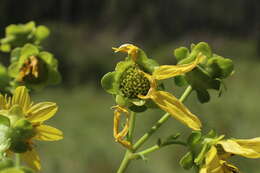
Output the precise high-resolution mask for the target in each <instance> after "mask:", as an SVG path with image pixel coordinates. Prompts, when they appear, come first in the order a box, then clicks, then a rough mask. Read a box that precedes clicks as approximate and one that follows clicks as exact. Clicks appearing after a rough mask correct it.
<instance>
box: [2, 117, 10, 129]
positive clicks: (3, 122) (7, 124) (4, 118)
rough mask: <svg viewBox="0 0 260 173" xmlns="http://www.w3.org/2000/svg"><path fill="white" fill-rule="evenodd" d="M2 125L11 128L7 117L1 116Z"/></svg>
mask: <svg viewBox="0 0 260 173" xmlns="http://www.w3.org/2000/svg"><path fill="white" fill-rule="evenodd" d="M0 124H1V125H5V126H7V127H9V126H10V120H9V118H7V117H6V116H3V115H0Z"/></svg>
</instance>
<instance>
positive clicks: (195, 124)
mask: <svg viewBox="0 0 260 173" xmlns="http://www.w3.org/2000/svg"><path fill="white" fill-rule="evenodd" d="M147 96H148V97H149V98H151V99H152V100H153V101H154V102H155V103H156V104H157V105H158V106H159V107H160V108H161V109H162V110H164V111H165V112H168V113H170V114H171V115H172V116H173V117H174V118H176V119H177V120H179V121H180V122H182V123H183V124H185V125H187V126H188V127H190V128H191V129H193V130H200V129H201V122H200V120H199V119H198V118H197V117H196V116H195V115H194V114H192V113H191V112H190V111H189V110H188V108H186V106H185V105H184V104H182V103H181V102H180V101H179V100H178V99H177V98H176V97H174V96H173V95H172V94H170V93H168V92H165V91H156V90H150V91H149V93H148V95H147ZM147 96H145V97H144V98H147Z"/></svg>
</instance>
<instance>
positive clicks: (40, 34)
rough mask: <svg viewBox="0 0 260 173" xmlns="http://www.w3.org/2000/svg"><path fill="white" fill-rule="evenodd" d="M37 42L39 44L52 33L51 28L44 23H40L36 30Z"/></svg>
mask: <svg viewBox="0 0 260 173" xmlns="http://www.w3.org/2000/svg"><path fill="white" fill-rule="evenodd" d="M34 34H35V40H36V41H35V43H36V44H39V43H40V42H41V41H42V40H44V39H45V38H47V37H48V36H49V35H50V30H49V29H48V28H47V27H46V26H43V25H40V26H38V27H37V28H36V30H35V33H34Z"/></svg>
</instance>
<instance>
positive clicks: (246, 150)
mask: <svg viewBox="0 0 260 173" xmlns="http://www.w3.org/2000/svg"><path fill="white" fill-rule="evenodd" d="M242 143H243V142H242ZM218 144H220V145H221V146H222V147H223V149H224V150H225V151H226V152H228V153H232V154H236V155H240V156H244V157H247V158H260V153H259V152H258V151H257V150H254V149H255V147H250V145H248V144H247V145H240V144H239V143H238V142H236V141H235V140H231V139H228V140H222V141H219V142H218Z"/></svg>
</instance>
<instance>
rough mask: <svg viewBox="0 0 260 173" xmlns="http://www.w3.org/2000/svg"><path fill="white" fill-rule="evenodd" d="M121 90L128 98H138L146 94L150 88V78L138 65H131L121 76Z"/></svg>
mask: <svg viewBox="0 0 260 173" xmlns="http://www.w3.org/2000/svg"><path fill="white" fill-rule="evenodd" d="M119 89H120V91H121V92H122V93H123V94H124V97H127V98H132V99H133V98H138V97H137V96H138V95H146V94H147V93H148V91H149V89H150V82H149V80H148V79H147V78H146V77H145V76H144V74H142V73H141V72H140V71H139V68H138V66H136V65H135V66H130V67H129V68H127V69H126V71H125V72H124V73H123V75H122V76H121V78H120V85H119Z"/></svg>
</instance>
